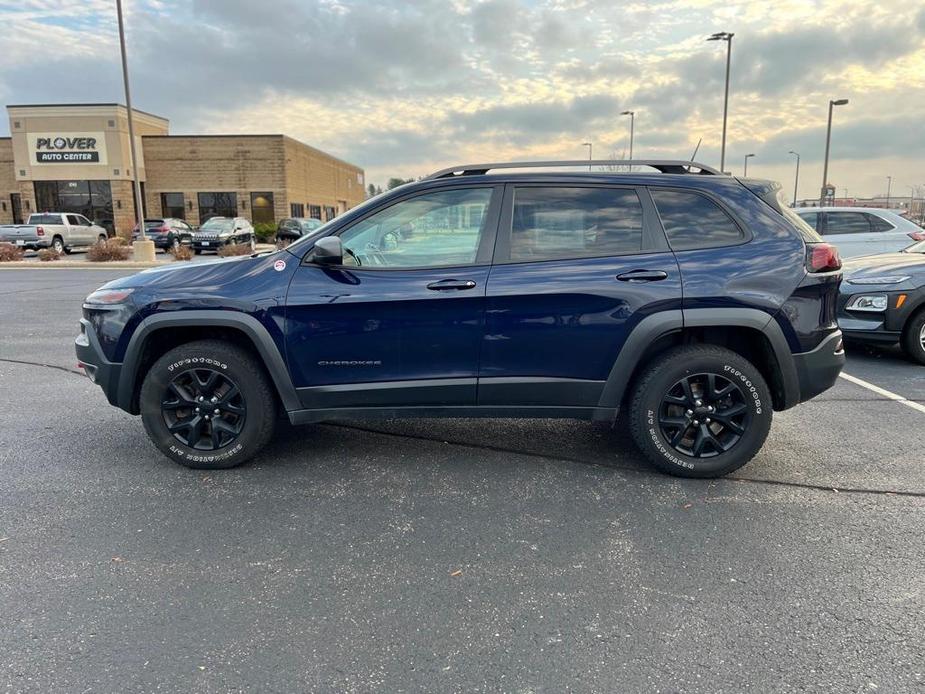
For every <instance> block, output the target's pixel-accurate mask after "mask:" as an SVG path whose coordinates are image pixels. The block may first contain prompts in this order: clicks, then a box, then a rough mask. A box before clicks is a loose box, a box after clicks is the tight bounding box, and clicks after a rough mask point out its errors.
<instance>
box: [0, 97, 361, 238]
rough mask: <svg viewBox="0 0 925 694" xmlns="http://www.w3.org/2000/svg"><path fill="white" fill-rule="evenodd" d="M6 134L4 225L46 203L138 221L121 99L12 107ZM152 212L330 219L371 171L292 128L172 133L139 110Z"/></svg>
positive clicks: (1, 164)
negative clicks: (291, 132) (288, 131)
mask: <svg viewBox="0 0 925 694" xmlns="http://www.w3.org/2000/svg"><path fill="white" fill-rule="evenodd" d="M7 113H8V114H9V119H10V133H11V137H7V138H0V224H10V223H19V222H21V221H22V220H23V219H25V218H27V217H28V216H29V214H30V213H32V212H35V211H37V210H38V211H42V210H54V211H62V212H77V213H79V214H83V215H84V216H85V217H87V218H89V219H93V220H95V221H99V222H101V223H104V224H105V225H107V226H108V225H112V226H114V227H115V229H116V230H118V231H123V232H124V231H128V230H129V229H131V228H132V226H134V220H135V189H134V185H133V178H132V166H131V149H130V146H129V139H128V111H127V109H126V108H125V107H124V106H121V105H119V104H60V105H32V106H7ZM134 124H135V136H136V151H137V153H138V165H139V170H138V176H139V179H140V180H141V186H142V197H143V198H144V209H145V216H146V217H179V218H181V219H185V220H186V221H187V222H189V223H190V224H201V223H202V222H203V221H205V220H206V219H207V218H208V217H210V216H214V215H223V216H239V217H246V218H248V219H250V220H251V221H252V222H254V223H259V222H276V221H277V220H279V219H280V218H282V217H289V216H293V217H317V218H318V219H322V220H328V219H331V218H333V217H334V216H336V215H338V214H340V213H342V212H344V211H346V210H348V209H350V208H351V207H353V206H354V205H356V204H358V203H359V202H361V201H362V200H363V199H364V197H365V194H364V180H363V179H364V174H363V170H362V169H361V168H359V167H357V166H354V165H353V164H348V163H347V162H345V161H341V160H340V159H337V158H335V157H332V156H330V155H329V154H325V153H324V152H322V151H320V150H317V149H315V148H314V147H309V146H308V145H306V144H303V143H301V142H299V141H298V140H294V139H292V138H290V137H286V136H285V135H170V134H168V126H169V123H168V121H167V120H166V119H164V118H161V117H159V116H155V115H153V114H150V113H145V112H143V111H138V110H135V111H134Z"/></svg>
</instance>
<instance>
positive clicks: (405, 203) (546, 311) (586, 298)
mask: <svg viewBox="0 0 925 694" xmlns="http://www.w3.org/2000/svg"><path fill="white" fill-rule="evenodd" d="M609 163H610V162H592V165H594V164H597V165H601V166H603V165H607V164H609ZM623 163H624V164H626V165H627V166H629V165H632V166H633V168H637V170H636V171H632V170H631V169H630V172H628V173H593V172H582V173H575V172H557V171H555V170H554V169H555V168H557V167H563V168H564V167H566V166H571V167H574V166H579V165H580V166H587V165H588V162H586V161H584V162H536V163H516V162H515V163H506V164H477V165H467V166H460V167H454V168H452V169H447V170H444V171H439V172H437V173H435V174H433V175H431V176H429V177H428V178H426V179H424V180H421V181H418V182H415V183H411V184H408V185H405V186H402V187H400V188H397V189H395V190H393V191H390V192H388V193H386V194H385V195H381V196H378V197H375V198H372V199H370V200H368V201H366V202H365V203H364V204H362V205H360V206H358V207H356V208H354V209H352V210H350V211H349V212H347V213H346V214H344V215H342V216H340V217H338V218H336V219H334V220H332V221H330V222H328V223H327V224H325V225H323V226H322V227H321V228H319V229H318V230H316V231H315V232H313V233H311V234H309V235H306V236H304V237H303V238H301V239H299V240H298V241H296V242H295V243H293V244H292V245H290V246H288V247H287V248H285V249H283V250H278V251H276V252H273V253H268V254H255V255H253V256H249V257H243V258H235V259H226V260H220V261H216V262H214V263H208V264H198V265H195V266H192V267H189V266H187V267H176V268H174V267H170V268H158V269H152V270H147V271H144V272H141V273H139V274H136V275H133V276H131V277H125V278H121V279H117V280H114V281H112V282H109V283H108V284H106V285H104V286H103V287H101V288H100V289H99V290H97V291H96V292H94V293H93V294H91V295H90V296H89V297H87V299H86V301H85V303H84V305H83V314H84V315H83V318H82V320H81V321H80V334H79V335H78V337H77V340H76V349H77V355H78V358H79V361H80V363H81V365H82V366H83V368H84V369H85V371H86V373H87V375H88V376H89V377H90V378H91V379H92V380H93V381H95V382H96V383H97V384H99V385H100V386H101V387H102V389H103V391H104V392H105V394H106V397H107V399H108V400H109V402H110V403H111V404H113V405H116V406H118V407H120V408H122V409H123V410H125V411H127V412H129V413H132V414H140V415H141V419H142V422H143V424H144V427H145V429H146V431H147V433H148V435H149V436H150V438H151V440H152V441H153V442H154V444H155V445H156V446H157V447H158V448H159V449H160V450H161V451H162V452H163V453H164V454H165V455H166V456H168V457H169V458H171V459H173V460H175V461H176V462H178V463H181V464H183V465H186V466H189V467H194V468H227V467H233V466H235V465H238V464H240V463H242V462H244V461H245V460H247V459H249V458H251V457H252V456H254V455H256V454H257V453H258V452H259V451H260V450H261V448H262V447H263V446H264V445H265V444H266V443H267V441H269V439H270V437H271V436H272V432H273V429H274V425H275V423H276V421H277V417H278V416H279V415H283V414H284V415H285V416H286V417H288V419H289V421H290V422H291V423H293V424H300V423H309V422H320V421H325V420H331V419H337V418H358V417H388V418H392V417H540V418H547V417H560V418H577V419H586V420H594V421H600V422H610V423H613V422H615V421H616V419H617V414H618V412H620V411H625V412H626V413H627V419H628V423H629V428H630V431H631V433H632V436H633V438H634V440H635V442H636V444H637V445H638V447H639V448H640V450H641V451H642V452H643V454H644V455H645V456H646V457H647V458H648V459H649V460H650V461H651V462H652V463H653V464H654V465H655V466H657V467H658V468H659V469H660V470H663V471H665V472H668V473H670V474H675V475H681V476H688V477H713V476H718V475H723V474H726V473H729V472H731V471H732V470H735V469H737V468H738V467H740V466H742V465H744V464H745V463H746V462H748V461H749V460H750V459H751V458H752V457H753V456H754V455H755V454H756V453H757V452H758V450H759V449H760V448H761V446H762V444H763V443H764V441H765V438H766V437H767V435H768V431H769V429H770V426H771V418H772V412H773V411H775V410H784V409H787V408H790V407H793V406H795V405H797V404H798V403H800V402H803V401H805V400H808V399H809V398H812V397H814V396H815V395H817V394H819V393H821V392H822V391H824V390H826V389H827V388H829V387H830V386H832V385H833V383H834V382H835V380H836V378H837V376H838V374H839V372H840V370H841V368H842V366H843V364H844V361H845V355H844V351H843V349H842V336H841V332H840V331H839V329H838V326H837V324H836V320H835V309H836V305H837V299H838V289H839V282H840V281H841V271H840V267H841V263H840V261H839V258H838V254H837V252H836V250H835V249H834V247H832V246H831V245H829V244H826V243H824V242H822V239H821V238H820V237H819V236H817V235H816V233H815V231H814V230H812V229H811V228H809V227H808V226H807V225H806V224H805V223H803V222H802V221H801V220H800V219H799V217H797V216H796V215H795V214H794V213H793V212H792V211H790V210H789V208H787V207H786V205H782V204H781V203H780V201H779V200H778V193H779V192H780V187H779V186H778V185H777V184H774V183H770V182H766V181H757V180H751V179H736V178H733V177H731V176H726V175H720V174H718V172H716V171H715V170H713V169H711V168H709V167H707V166H704V165H702V164H696V163H694V162H671V161H634V162H623ZM640 167H648V168H650V169H654V171H655V173H642V172H640V171H638V168H640ZM540 168H542V169H544V170H535V171H529V170H528V171H523V169H540ZM513 169H522V170H521V171H519V172H518V171H513ZM550 169H553V170H550Z"/></svg>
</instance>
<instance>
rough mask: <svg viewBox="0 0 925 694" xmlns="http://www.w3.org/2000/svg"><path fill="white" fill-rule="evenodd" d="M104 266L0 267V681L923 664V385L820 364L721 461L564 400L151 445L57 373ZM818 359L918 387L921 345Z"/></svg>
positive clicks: (515, 679) (748, 677)
mask: <svg viewBox="0 0 925 694" xmlns="http://www.w3.org/2000/svg"><path fill="white" fill-rule="evenodd" d="M118 274H119V273H118V272H117V271H112V270H65V269H58V270H54V269H34V270H32V269H18V270H3V271H0V331H2V333H0V474H2V478H0V479H2V482H0V688H2V689H4V690H5V691H15V692H18V691H42V692H45V691H67V692H71V691H73V692H91V691H155V690H164V691H208V692H211V691H216V692H218V691H222V692H225V691H240V690H255V689H256V690H261V691H278V692H289V691H296V690H302V691H324V690H342V691H395V692H398V691H421V690H431V691H435V690H436V691H462V690H466V691H511V692H532V691H550V692H558V691H602V692H614V691H652V692H656V691H657V692H744V691H755V692H766V691H826V692H829V691H839V692H870V691H880V692H901V691H922V690H923V688H925V657H923V653H925V620H923V619H922V614H923V613H925V593H923V584H925V581H923V569H922V567H923V566H925V455H923V444H922V441H923V437H922V433H921V432H922V431H923V429H925V412H922V411H919V410H917V409H915V408H913V407H910V406H908V405H907V404H904V403H902V402H896V401H894V400H891V399H889V398H888V397H886V396H884V395H882V394H878V393H877V392H873V391H871V390H870V389H867V388H864V387H862V386H860V385H858V384H856V383H854V382H849V381H848V380H844V379H841V380H840V381H839V383H838V384H837V386H836V387H835V388H833V389H832V390H830V391H829V392H827V393H825V394H823V395H822V396H820V397H819V398H817V399H815V400H813V401H811V402H810V403H807V404H805V405H803V406H801V407H798V408H796V409H794V410H790V411H788V412H784V413H779V414H778V415H777V416H776V418H775V422H774V426H773V428H772V431H771V435H770V438H769V440H768V442H767V444H766V446H765V448H764V450H763V451H762V452H761V453H760V454H759V456H758V457H757V458H756V459H755V460H754V461H752V463H751V464H749V465H748V466H746V467H745V468H743V469H742V470H740V471H739V472H738V473H737V474H736V475H735V476H734V477H733V478H727V479H723V480H713V481H696V480H678V479H673V478H669V477H665V476H662V475H659V474H657V473H654V472H652V471H650V470H649V468H648V467H647V466H646V465H645V464H644V463H643V462H642V460H641V458H640V456H639V455H638V454H637V453H636V452H635V450H634V449H633V448H632V446H631V444H630V443H629V441H628V436H627V435H625V434H624V433H623V432H621V431H613V430H609V429H606V428H602V427H597V426H592V425H590V424H588V423H584V422H573V421H508V420H496V421H460V420H451V421H403V422H376V423H370V422H365V423H352V422H338V423H332V424H324V425H316V426H309V427H301V428H286V430H285V431H283V432H280V434H279V435H278V436H277V440H276V441H275V442H274V443H273V444H272V445H271V447H270V448H269V450H268V452H267V453H265V454H264V455H263V456H261V457H260V458H259V459H258V460H257V461H256V462H254V463H252V464H249V465H247V466H245V467H242V468H239V469H236V470H231V471H224V472H201V471H200V472H196V471H190V470H186V469H184V468H181V467H179V466H176V465H174V464H173V463H171V462H169V461H167V460H166V459H164V458H163V457H161V456H160V454H159V453H158V452H157V451H156V450H155V448H154V447H153V446H152V445H151V444H149V443H148V441H147V439H146V437H145V435H144V432H143V430H142V427H141V424H140V422H139V421H138V420H137V419H136V418H133V417H131V416H129V415H127V414H125V413H123V412H121V411H119V410H116V409H114V408H112V407H110V406H109V405H108V404H107V403H106V401H105V399H104V397H103V394H102V392H101V391H100V390H99V389H98V388H97V387H96V386H94V385H92V384H91V383H90V382H89V380H87V379H86V378H85V377H84V376H82V375H80V374H79V373H77V371H76V368H75V357H74V353H73V346H72V342H73V337H74V335H75V333H76V321H77V318H78V317H79V312H80V303H81V300H82V299H83V297H84V296H85V295H86V294H88V293H89V292H90V291H92V290H93V289H95V288H96V287H97V286H99V285H100V284H102V283H103V282H105V281H107V280H109V279H112V278H113V277H116V276H118ZM846 372H847V373H848V374H850V375H852V376H854V377H856V378H859V379H863V380H864V381H865V382H869V383H871V384H873V385H875V386H879V387H880V388H883V389H886V390H888V391H890V392H892V393H896V394H898V395H900V396H902V397H905V398H908V399H909V400H912V401H917V402H919V403H922V402H923V401H925V367H921V366H915V365H913V364H911V363H909V362H907V361H905V360H904V359H903V358H902V357H901V356H899V355H898V354H897V353H895V352H892V351H889V350H887V351H884V350H864V349H861V350H854V351H851V352H850V353H849V360H848V365H847V367H846Z"/></svg>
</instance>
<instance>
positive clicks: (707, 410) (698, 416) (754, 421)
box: [629, 345, 772, 477]
mask: <svg viewBox="0 0 925 694" xmlns="http://www.w3.org/2000/svg"><path fill="white" fill-rule="evenodd" d="M629 417H630V429H631V431H632V434H633V439H634V440H635V442H636V445H637V446H638V447H639V449H640V450H641V451H642V453H643V454H644V455H645V456H646V458H648V459H649V460H650V461H651V462H652V463H653V464H654V465H655V467H657V468H658V469H659V470H661V471H662V472H667V473H668V474H671V475H677V476H680V477H720V476H722V475H726V474H728V473H730V472H732V471H733V470H737V469H738V468H740V467H742V466H743V465H745V464H746V463H747V462H748V461H750V460H751V459H752V458H753V457H754V456H755V454H756V453H757V452H758V451H759V450H760V449H761V446H762V445H763V444H764V442H765V439H766V438H767V436H768V431H769V430H770V428H771V418H772V408H771V391H770V388H768V385H767V384H766V383H765V380H764V378H763V377H762V375H761V372H760V371H758V369H757V368H755V366H754V365H753V364H752V363H751V362H749V361H748V360H747V359H745V358H743V357H742V356H740V355H739V354H736V353H735V352H732V351H730V350H728V349H724V348H722V347H716V346H713V345H691V346H685V347H677V348H675V349H672V350H669V351H668V352H666V353H665V354H663V355H662V356H660V357H658V358H657V359H656V360H655V361H654V362H653V363H652V364H650V365H649V366H648V367H647V368H646V370H645V372H644V373H643V374H642V376H641V378H640V379H639V381H638V385H637V386H636V389H635V391H634V393H633V395H632V401H631V404H630V413H629Z"/></svg>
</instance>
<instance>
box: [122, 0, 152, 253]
mask: <svg viewBox="0 0 925 694" xmlns="http://www.w3.org/2000/svg"><path fill="white" fill-rule="evenodd" d="M116 14H117V15H118V17H119V47H120V48H121V50H122V82H123V84H124V85H125V108H126V109H127V110H128V142H129V151H130V152H131V154H132V177H133V178H134V179H135V181H134V186H135V219H136V221H137V223H138V241H136V242H135V243H134V244H132V245H133V246H134V247H135V248H136V250H139V249H141V248H142V246H141V244H142V243H144V244H145V245H146V244H147V243H151V245H152V253H151V255H152V256H153V245H154V244H153V242H152V241H149V240H148V239H145V218H144V209H143V208H144V203H143V202H142V200H141V181H140V180H139V179H138V156H137V153H136V152H135V123H134V121H133V118H132V94H131V91H130V90H129V86H128V58H127V57H126V53H125V25H124V24H123V22H122V0H116ZM152 260H153V258H152Z"/></svg>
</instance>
